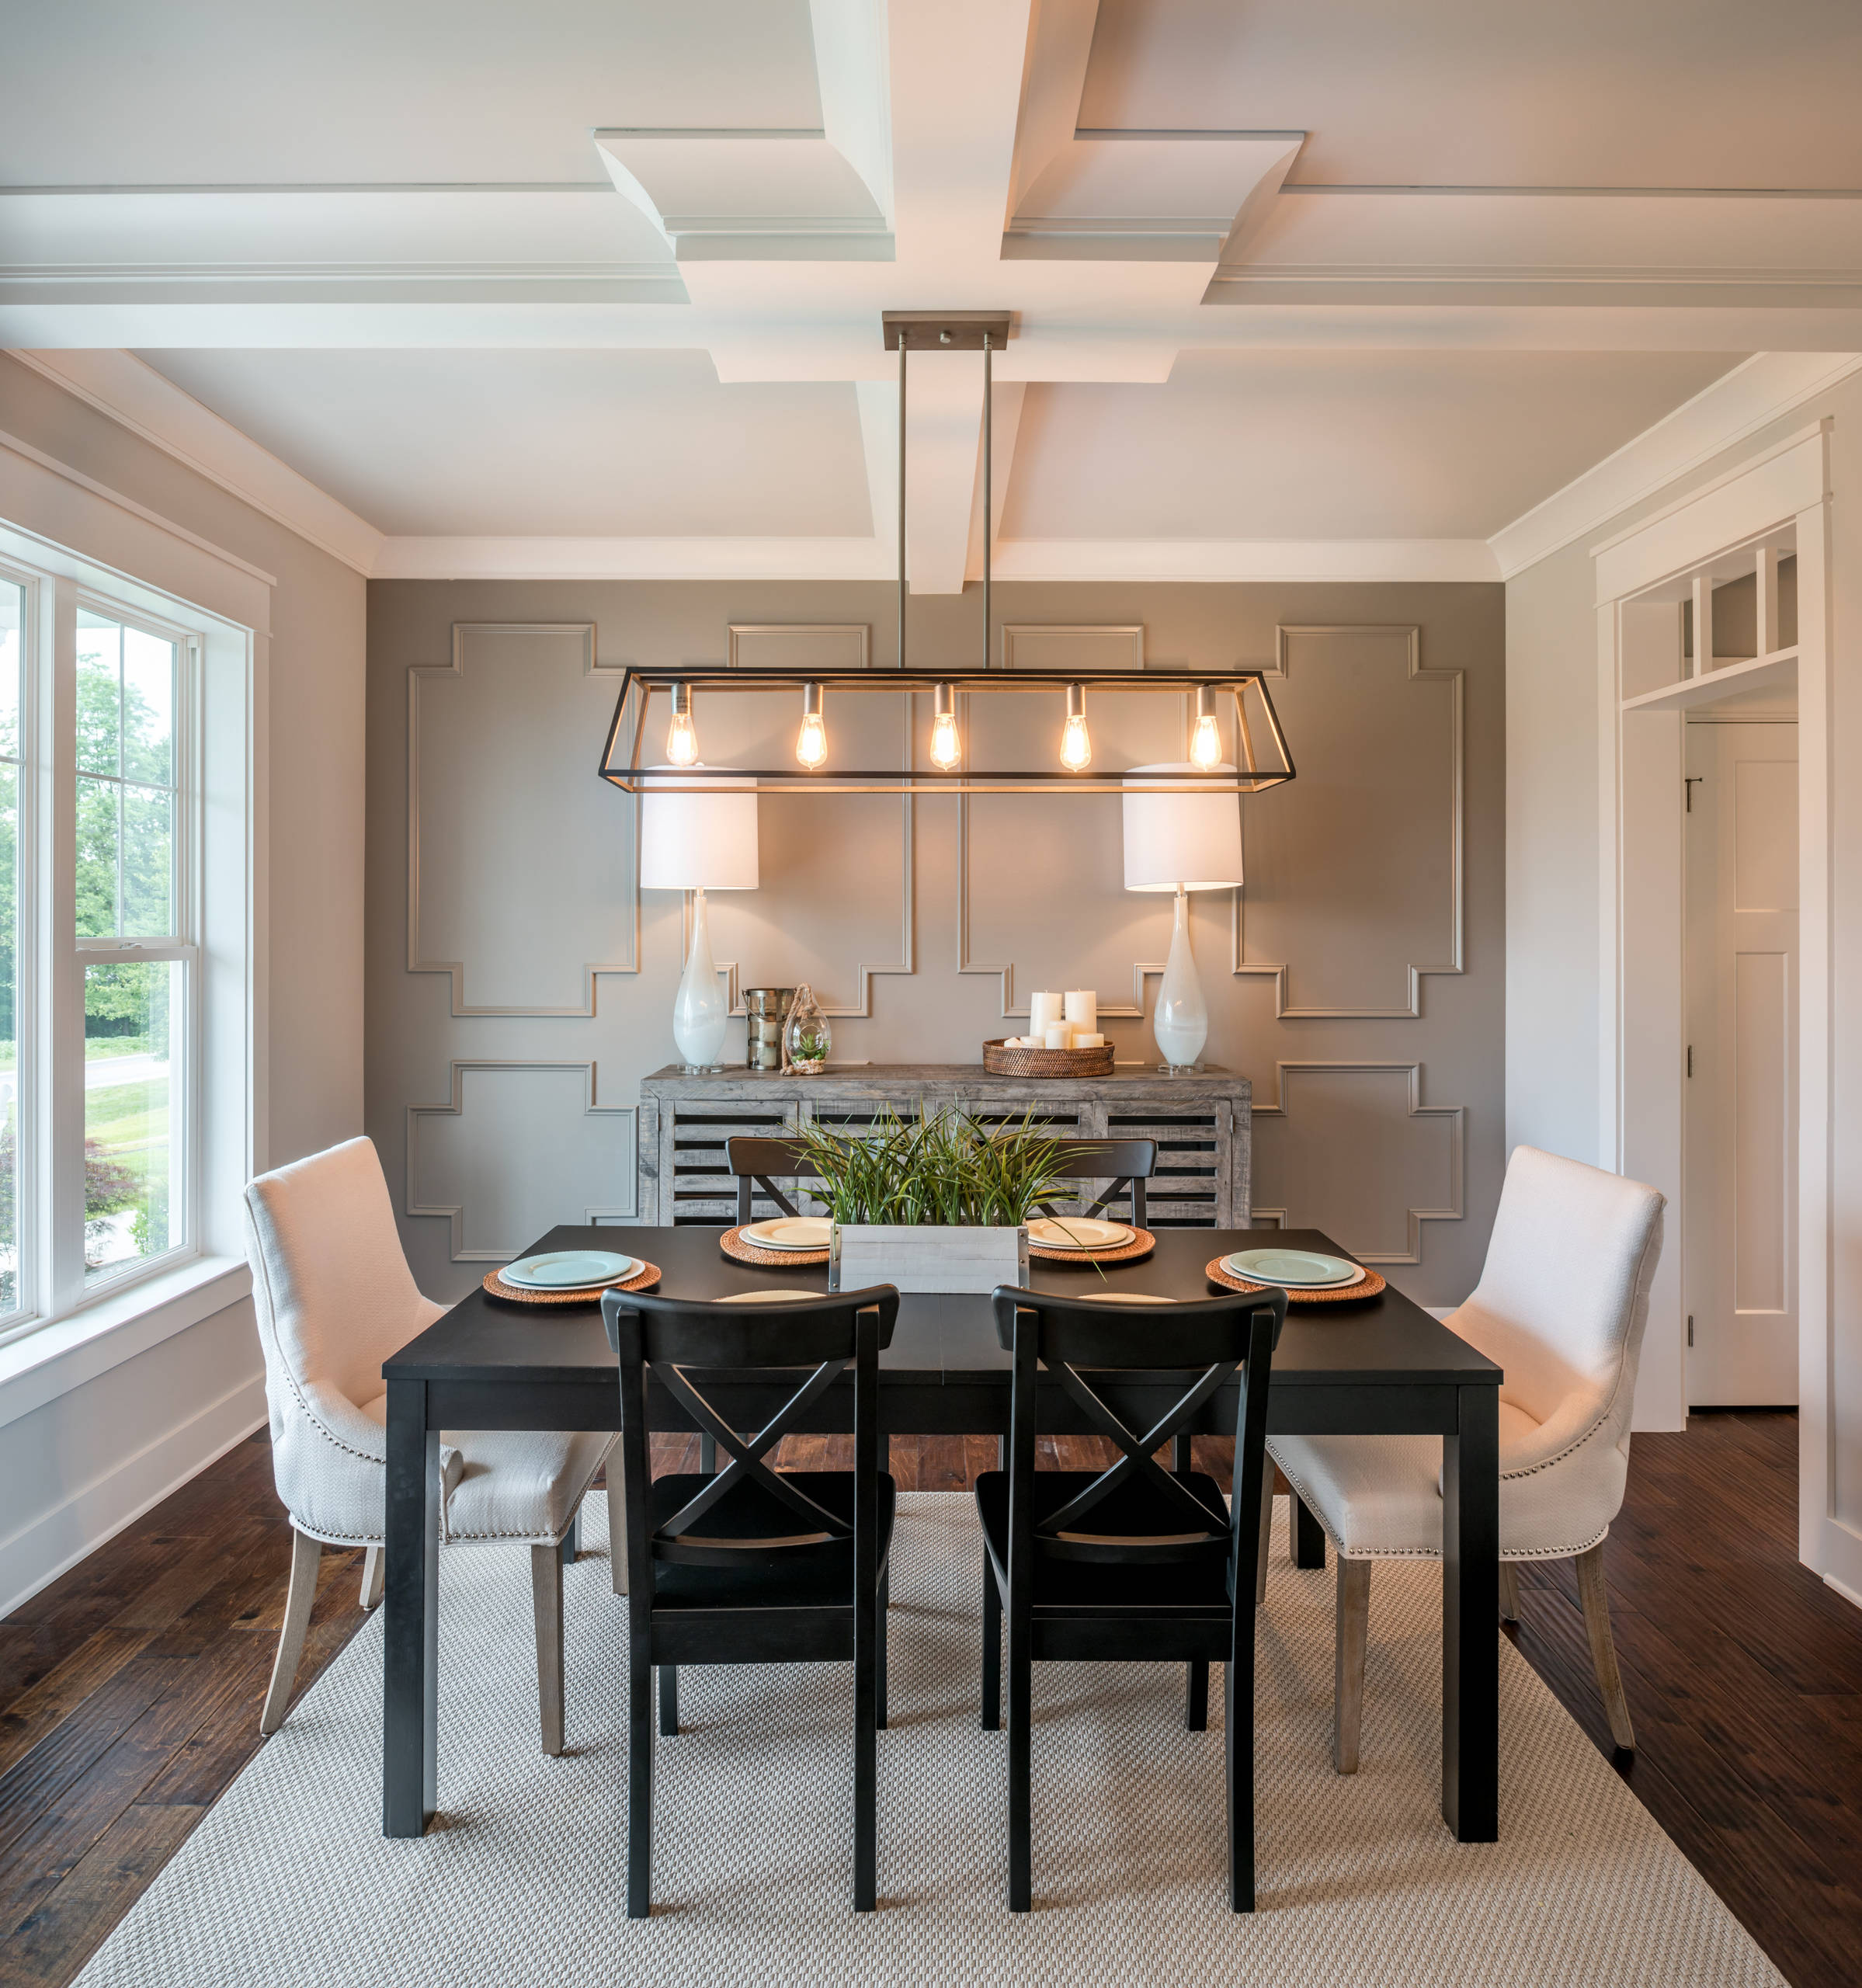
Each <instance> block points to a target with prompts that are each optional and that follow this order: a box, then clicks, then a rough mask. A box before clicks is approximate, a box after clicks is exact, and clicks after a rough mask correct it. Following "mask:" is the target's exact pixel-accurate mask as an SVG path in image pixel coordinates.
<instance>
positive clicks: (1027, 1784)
mask: <svg viewBox="0 0 1862 1988" xmlns="http://www.w3.org/2000/svg"><path fill="white" fill-rule="evenodd" d="M1033 1712H1034V1663H1033V1658H1032V1657H1031V1656H1030V1654H1029V1650H1028V1646H1027V1640H1026V1632H1023V1635H1019V1636H1018V1635H1016V1632H1015V1625H1014V1623H1013V1621H1012V1622H1010V1624H1009V1910H1010V1911H1011V1912H1028V1911H1031V1910H1033V1903H1034V1833H1033V1832H1034V1815H1033V1810H1034V1750H1033V1733H1032V1732H1031V1730H1030V1722H1031V1721H1032V1719H1033Z"/></svg>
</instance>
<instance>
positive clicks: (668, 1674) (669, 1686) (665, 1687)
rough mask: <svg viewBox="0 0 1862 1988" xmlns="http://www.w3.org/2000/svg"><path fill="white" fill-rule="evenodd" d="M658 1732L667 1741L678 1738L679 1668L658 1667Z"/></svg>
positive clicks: (665, 1665) (665, 1664)
mask: <svg viewBox="0 0 1862 1988" xmlns="http://www.w3.org/2000/svg"><path fill="white" fill-rule="evenodd" d="M659 1730H660V1734H661V1736H662V1738H664V1739H667V1740H676V1739H677V1738H678V1737H679V1666H678V1665H677V1664H676V1663H662V1665H661V1666H660V1667H659Z"/></svg>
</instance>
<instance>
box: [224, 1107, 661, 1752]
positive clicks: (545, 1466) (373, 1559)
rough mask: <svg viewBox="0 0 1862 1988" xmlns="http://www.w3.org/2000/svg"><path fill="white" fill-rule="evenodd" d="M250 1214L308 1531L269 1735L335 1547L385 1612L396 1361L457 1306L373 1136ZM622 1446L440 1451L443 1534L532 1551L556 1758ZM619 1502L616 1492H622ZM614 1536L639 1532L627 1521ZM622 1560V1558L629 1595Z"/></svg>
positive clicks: (270, 1185)
mask: <svg viewBox="0 0 1862 1988" xmlns="http://www.w3.org/2000/svg"><path fill="white" fill-rule="evenodd" d="M245 1213H246V1255H247V1258H248V1260H249V1261H250V1263H251V1264H252V1305H253V1309H254V1310H255V1312H257V1313H258V1315H259V1343H260V1344H261V1346H262V1347H263V1348H264V1352H265V1388H266V1401H267V1402H268V1404H269V1407H270V1409H271V1430H272V1467H273V1475H274V1478H275V1479H276V1483H277V1486H278V1496H279V1497H280V1499H281V1500H283V1504H284V1507H285V1509H286V1510H287V1511H288V1512H289V1513H290V1517H291V1525H292V1528H293V1531H292V1545H291V1580H290V1592H289V1594H288V1595H287V1598H286V1601H285V1609H284V1628H283V1633H282V1634H281V1635H280V1637H279V1639H278V1659H277V1662H276V1664H275V1665H274V1667H273V1671H272V1682H271V1688H270V1689H269V1691H267V1693H266V1701H265V1709H264V1711H263V1712H262V1714H261V1715H260V1718H259V1729H260V1730H261V1731H262V1732H264V1733H275V1732H276V1731H277V1729H278V1728H279V1727H280V1726H281V1725H283V1722H284V1714H285V1707H286V1706H287V1705H288V1704H289V1703H290V1696H291V1684H292V1680H293V1679H294V1677H296V1676H297V1665H298V1662H299V1660H300V1658H301V1657H302V1656H303V1654H304V1632H305V1631H306V1630H307V1628H308V1627H309V1625H310V1618H311V1604H312V1603H313V1602H314V1600H316V1597H317V1568H318V1562H319V1560H320V1559H321V1557H322V1553H323V1548H324V1547H325V1545H332V1546H342V1547H350V1548H353V1547H357V1546H363V1547H366V1548H367V1549H368V1551H367V1554H366V1558H365V1560H364V1562H363V1576H362V1605H363V1607H365V1608H371V1607H373V1606H374V1605H375V1604H376V1603H377V1601H378V1600H380V1597H381V1583H382V1573H383V1567H382V1551H381V1549H382V1541H383V1536H384V1528H385V1524H386V1510H387V1426H386V1425H387V1388H386V1386H385V1385H384V1383H383V1381H382V1378H381V1366H382V1362H383V1361H384V1360H386V1359H387V1357H389V1355H390V1354H394V1353H396V1352H398V1351H399V1350H400V1349H401V1347H404V1346H405V1345H406V1344H407V1343H408V1341H409V1340H412V1339H413V1338H414V1337H415V1336H416V1335H417V1334H419V1333H422V1332H423V1331H425V1330H426V1328H427V1327H428V1326H430V1325H431V1324H432V1322H433V1321H434V1320H435V1319H437V1318H439V1316H440V1315H441V1314H442V1313H443V1312H444V1311H445V1309H446V1307H445V1306H444V1305H436V1304H435V1303H434V1302H432V1299H431V1298H423V1297H422V1295H421V1294H420V1292H419V1289H418V1288H416V1287H415V1283H414V1279H413V1276H412V1273H411V1272H410V1271H409V1270H408V1263H407V1259H406V1257H405V1256H404V1255H403V1254H402V1253H401V1239H400V1237H399V1236H398V1233H397V1232H396V1230H395V1227H394V1209H393V1207H392V1206H391V1204H390V1202H389V1200H388V1190H387V1182H386V1181H385V1180H384V1179H383V1178H382V1173H381V1163H380V1160H379V1159H377V1157H376V1153H375V1149H374V1147H373V1145H372V1144H371V1143H370V1142H369V1141H368V1140H367V1139H350V1140H348V1141H347V1142H345V1143H344V1144H343V1145H339V1146H332V1147H331V1148H330V1149H329V1150H328V1152H320V1153H314V1154H312V1155H311V1157H310V1158H308V1159H300V1160H298V1161H296V1162H295V1163H294V1164H292V1165H291V1166H283V1167H280V1169H279V1170H277V1171H276V1173H263V1174H261V1175H260V1176H259V1178H258V1179H257V1180H254V1181H253V1182H252V1184H251V1185H250V1186H249V1187H248V1188H247V1189H246V1190H245ZM614 1440H615V1439H614V1438H613V1437H612V1436H609V1435H603V1434H582V1435H555V1434H543V1433H530V1432H498V1433H492V1432H479V1433H476V1434H474V1433H466V1434H456V1433H454V1432H453V1431H452V1430H448V1431H447V1432H446V1435H445V1437H444V1438H443V1441H442V1444H441V1448H440V1452H439V1459H440V1464H439V1467H440V1478H441V1510H442V1513H443V1519H442V1526H443V1536H444V1537H445V1538H446V1539H447V1540H448V1541H468V1540H502V1541H511V1542H512V1543H513V1544H526V1545H528V1546H529V1547H530V1578H531V1583H532V1590H533V1600H534V1603H535V1614H536V1625H537V1694H538V1701H539V1704H540V1710H541V1716H542V1726H543V1747H544V1752H545V1753H561V1751H562V1746H563V1709H562V1696H563V1690H562V1684H563V1656H562V1552H561V1548H562V1542H563V1541H564V1539H565V1537H566V1536H567V1535H568V1534H569V1532H570V1531H571V1527H573V1526H574V1524H575V1518H576V1514H577V1513H578V1510H580V1508H581V1504H582V1493H584V1492H585V1490H586V1489H588V1487H589V1482H590V1481H591V1480H592V1479H593V1477H594V1475H595V1473H596V1471H598V1470H599V1468H601V1465H602V1460H603V1458H604V1457H606V1455H607V1453H608V1451H609V1450H610V1448H612V1447H613V1443H614ZM617 1475H618V1473H617ZM617 1495H618V1486H615V1487H614V1489H613V1490H611V1492H610V1496H611V1497H613V1496H617ZM610 1510H612V1508H611V1507H610ZM612 1536H613V1538H616V1539H620V1538H622V1537H624V1530H623V1528H622V1527H620V1526H615V1527H613V1528H612ZM619 1564H620V1563H619V1559H618V1556H617V1559H616V1577H615V1578H616V1585H617V1588H618V1587H619V1586H620V1573H619Z"/></svg>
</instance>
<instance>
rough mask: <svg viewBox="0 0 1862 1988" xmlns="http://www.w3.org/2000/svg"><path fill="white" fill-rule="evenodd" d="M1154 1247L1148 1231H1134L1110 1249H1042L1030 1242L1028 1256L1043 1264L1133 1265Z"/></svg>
mask: <svg viewBox="0 0 1862 1988" xmlns="http://www.w3.org/2000/svg"><path fill="white" fill-rule="evenodd" d="M1062 1219H1063V1220H1064V1219H1065V1218H1064V1217H1063V1218H1062ZM1156 1247H1157V1238H1156V1237H1155V1236H1153V1235H1152V1232H1150V1230H1149V1229H1133V1230H1132V1232H1131V1241H1130V1242H1129V1243H1120V1244H1118V1245H1117V1247H1116V1248H1113V1249H1043V1248H1042V1247H1041V1246H1040V1243H1030V1244H1029V1245H1028V1254H1029V1256H1030V1257H1034V1256H1039V1257H1040V1260H1041V1261H1042V1262H1043V1263H1082V1264H1083V1263H1136V1262H1137V1261H1138V1259H1139V1257H1141V1256H1149V1255H1150V1253H1152V1250H1153V1249H1155V1248H1156Z"/></svg>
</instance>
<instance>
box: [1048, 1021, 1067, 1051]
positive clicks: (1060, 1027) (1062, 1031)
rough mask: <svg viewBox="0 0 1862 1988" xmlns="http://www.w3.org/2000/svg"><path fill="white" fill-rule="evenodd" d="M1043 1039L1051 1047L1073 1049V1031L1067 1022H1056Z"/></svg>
mask: <svg viewBox="0 0 1862 1988" xmlns="http://www.w3.org/2000/svg"><path fill="white" fill-rule="evenodd" d="M1042 1040H1043V1041H1044V1044H1045V1046H1046V1047H1047V1048H1049V1049H1071V1048H1072V1047H1073V1031H1072V1029H1070V1028H1069V1027H1068V1026H1067V1024H1065V1022H1056V1023H1054V1024H1053V1026H1052V1027H1051V1028H1049V1030H1047V1034H1046V1035H1045V1036H1044V1037H1043V1038H1042Z"/></svg>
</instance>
